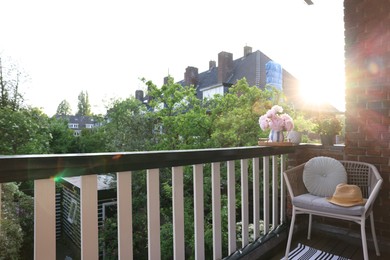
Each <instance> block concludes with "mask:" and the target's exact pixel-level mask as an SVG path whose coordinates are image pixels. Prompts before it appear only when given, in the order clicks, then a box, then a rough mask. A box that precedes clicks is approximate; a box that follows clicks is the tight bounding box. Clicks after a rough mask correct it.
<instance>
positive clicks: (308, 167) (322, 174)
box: [303, 156, 347, 197]
mask: <svg viewBox="0 0 390 260" xmlns="http://www.w3.org/2000/svg"><path fill="white" fill-rule="evenodd" d="M303 183H304V184H305V187H306V189H307V190H308V191H309V192H310V193H311V194H313V195H316V196H321V197H331V196H332V195H333V193H334V192H335V190H336V186H337V185H338V184H340V183H347V172H346V170H345V168H344V166H343V165H342V164H341V162H339V161H337V160H336V159H333V158H330V157H324V156H319V157H314V158H312V159H310V160H309V161H308V162H307V163H305V167H304V169H303Z"/></svg>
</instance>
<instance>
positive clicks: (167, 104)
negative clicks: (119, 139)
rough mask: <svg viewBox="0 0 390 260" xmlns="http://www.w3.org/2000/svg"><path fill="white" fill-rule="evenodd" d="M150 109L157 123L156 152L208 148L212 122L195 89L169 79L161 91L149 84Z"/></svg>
mask: <svg viewBox="0 0 390 260" xmlns="http://www.w3.org/2000/svg"><path fill="white" fill-rule="evenodd" d="M146 84H147V85H148V89H149V92H148V95H149V96H150V97H151V101H150V106H151V108H152V109H153V113H152V116H153V118H154V119H155V120H154V122H155V123H156V125H155V128H156V130H157V131H155V136H154V138H155V139H156V145H155V149H156V150H161V149H164V150H165V149H168V150H175V149H190V148H204V147H207V146H208V141H209V139H210V133H211V119H210V117H209V115H208V111H207V108H206V107H204V106H203V105H202V102H201V100H199V99H198V98H197V97H196V92H195V89H194V88H193V87H191V86H182V85H180V84H178V83H174V82H173V78H171V77H170V78H168V82H167V84H164V85H163V86H162V87H161V88H160V89H159V88H157V87H156V86H155V85H154V84H153V83H152V82H150V81H149V82H147V83H146Z"/></svg>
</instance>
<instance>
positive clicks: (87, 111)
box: [76, 91, 92, 116]
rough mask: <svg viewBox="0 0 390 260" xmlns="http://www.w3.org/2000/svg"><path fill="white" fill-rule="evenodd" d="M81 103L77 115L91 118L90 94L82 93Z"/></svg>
mask: <svg viewBox="0 0 390 260" xmlns="http://www.w3.org/2000/svg"><path fill="white" fill-rule="evenodd" d="M78 99H79V103H78V105H77V108H78V111H77V114H76V115H79V116H91V115H92V112H91V105H90V104H89V98H88V92H87V91H85V93H84V91H81V92H80V94H79V96H78Z"/></svg>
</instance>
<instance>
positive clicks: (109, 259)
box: [99, 215, 118, 260]
mask: <svg viewBox="0 0 390 260" xmlns="http://www.w3.org/2000/svg"><path fill="white" fill-rule="evenodd" d="M99 249H100V252H103V254H104V259H106V260H115V259H118V224H117V216H116V215H115V216H114V217H112V218H106V219H105V220H104V224H103V227H102V228H101V230H100V232H99Z"/></svg>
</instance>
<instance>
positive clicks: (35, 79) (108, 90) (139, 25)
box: [0, 0, 344, 116]
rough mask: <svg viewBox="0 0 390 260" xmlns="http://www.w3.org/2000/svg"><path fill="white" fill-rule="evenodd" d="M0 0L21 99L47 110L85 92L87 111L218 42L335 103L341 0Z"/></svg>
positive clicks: (179, 67)
mask: <svg viewBox="0 0 390 260" xmlns="http://www.w3.org/2000/svg"><path fill="white" fill-rule="evenodd" d="M313 2H314V5H307V4H306V3H305V2H304V0H240V1H237V0H235V1H233V0H197V1H188V0H164V1H161V0H142V1H141V0H126V1H125V0H110V1H106V0H105V1H103V0H67V1H59V0H34V1H30V0H0V10H1V15H0V24H1V25H2V26H1V31H0V56H1V57H3V58H9V60H11V61H12V63H13V64H16V65H17V66H18V68H19V69H20V70H22V71H23V73H24V74H25V75H27V76H28V77H27V78H28V80H26V81H25V82H23V84H22V88H21V91H22V93H23V94H24V97H25V99H26V103H27V104H29V105H32V106H34V107H39V108H42V110H43V111H44V112H45V113H46V114H47V115H49V116H52V115H53V114H55V112H56V109H57V107H58V105H59V104H60V102H61V101H63V100H67V101H68V102H69V103H70V104H71V107H72V112H73V113H76V112H77V102H78V95H79V94H80V92H81V91H86V92H88V95H89V101H90V104H91V107H92V112H93V113H95V114H99V113H102V114H104V113H105V112H106V107H107V106H109V105H110V102H112V100H113V99H125V98H128V97H130V96H134V95H135V91H136V90H138V89H141V90H146V86H145V85H144V84H143V83H142V81H141V80H140V78H145V79H146V80H151V81H153V82H154V83H155V84H156V85H157V86H161V85H162V84H163V78H164V77H165V76H167V75H168V73H169V75H171V76H173V77H174V79H175V80H176V81H179V80H182V79H183V78H184V72H185V68H186V67H188V66H194V67H197V68H198V69H199V72H202V71H205V70H207V69H208V66H209V61H210V60H216V61H217V60H218V53H219V52H221V51H226V52H230V53H232V54H233V59H237V58H240V57H242V56H243V49H244V46H246V45H247V46H250V47H252V50H253V51H256V50H260V51H262V52H263V53H264V54H266V55H267V56H268V57H270V58H271V59H272V60H274V61H276V62H278V63H280V64H281V65H282V67H283V68H284V69H285V70H287V71H288V72H290V73H291V74H292V75H293V76H295V77H296V78H297V79H298V80H300V82H301V92H302V95H303V96H304V97H305V98H306V100H307V101H308V102H309V101H310V102H320V101H328V102H330V103H331V104H333V105H334V106H336V107H337V108H339V109H341V110H344V25H343V1H342V0H313Z"/></svg>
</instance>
